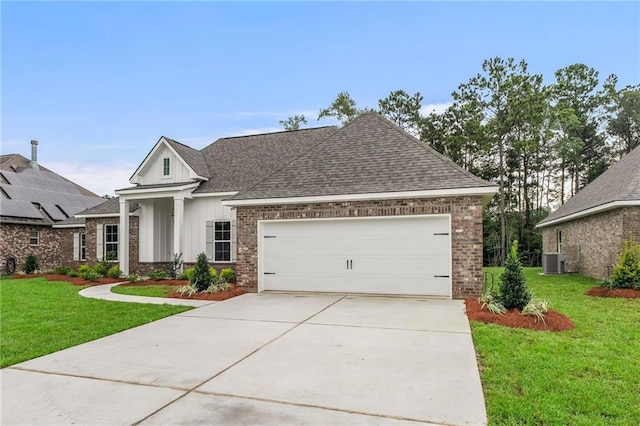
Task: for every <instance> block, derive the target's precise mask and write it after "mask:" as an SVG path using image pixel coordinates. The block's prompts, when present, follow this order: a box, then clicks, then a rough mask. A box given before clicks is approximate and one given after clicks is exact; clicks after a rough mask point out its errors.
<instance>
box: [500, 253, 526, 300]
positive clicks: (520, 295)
mask: <svg viewBox="0 0 640 426" xmlns="http://www.w3.org/2000/svg"><path fill="white" fill-rule="evenodd" d="M499 300H500V303H502V305H503V306H504V307H505V308H506V309H507V310H511V309H520V310H522V308H524V307H525V306H526V305H527V303H529V301H530V300H531V293H529V290H527V281H526V278H525V277H524V272H523V271H522V263H520V259H519V258H518V241H514V242H513V245H512V246H511V251H510V252H509V256H508V257H507V263H506V264H505V267H504V272H503V273H502V274H501V275H500V296H499Z"/></svg>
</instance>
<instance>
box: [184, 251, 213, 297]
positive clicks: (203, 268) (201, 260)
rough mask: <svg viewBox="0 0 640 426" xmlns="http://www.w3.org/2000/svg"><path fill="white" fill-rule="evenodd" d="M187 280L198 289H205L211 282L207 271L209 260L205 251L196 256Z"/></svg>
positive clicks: (211, 279)
mask: <svg viewBox="0 0 640 426" xmlns="http://www.w3.org/2000/svg"><path fill="white" fill-rule="evenodd" d="M189 281H190V283H191V285H192V286H194V287H195V288H196V289H197V290H198V291H205V290H206V289H207V288H209V286H210V285H211V283H212V282H213V278H211V273H210V272H209V260H208V259H207V255H206V254H205V253H200V254H199V255H198V257H197V258H196V264H195V266H194V271H193V277H192V278H191V279H190V280H189Z"/></svg>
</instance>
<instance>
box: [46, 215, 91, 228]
mask: <svg viewBox="0 0 640 426" xmlns="http://www.w3.org/2000/svg"><path fill="white" fill-rule="evenodd" d="M85 222H86V220H85V218H84V217H75V216H74V217H70V218H69V219H65V220H63V221H61V222H58V223H56V224H54V225H53V227H54V228H57V227H71V226H77V227H81V226H84V225H85Z"/></svg>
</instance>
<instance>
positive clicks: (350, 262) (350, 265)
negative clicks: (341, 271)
mask: <svg viewBox="0 0 640 426" xmlns="http://www.w3.org/2000/svg"><path fill="white" fill-rule="evenodd" d="M349 268H350V269H353V260H350V261H349Z"/></svg>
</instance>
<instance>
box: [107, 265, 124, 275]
mask: <svg viewBox="0 0 640 426" xmlns="http://www.w3.org/2000/svg"><path fill="white" fill-rule="evenodd" d="M108 274H109V276H110V277H111V278H120V275H122V271H121V270H120V267H119V266H118V265H115V266H112V267H111V268H109V271H108Z"/></svg>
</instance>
